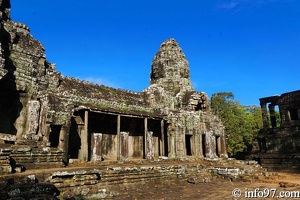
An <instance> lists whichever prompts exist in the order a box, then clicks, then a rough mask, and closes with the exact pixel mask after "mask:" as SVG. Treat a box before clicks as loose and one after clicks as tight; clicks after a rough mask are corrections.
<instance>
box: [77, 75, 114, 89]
mask: <svg viewBox="0 0 300 200" xmlns="http://www.w3.org/2000/svg"><path fill="white" fill-rule="evenodd" d="M80 79H81V80H85V81H88V82H91V83H95V84H98V85H105V86H109V87H113V88H119V85H118V84H116V83H114V82H112V81H109V80H107V79H104V78H101V77H85V78H80Z"/></svg>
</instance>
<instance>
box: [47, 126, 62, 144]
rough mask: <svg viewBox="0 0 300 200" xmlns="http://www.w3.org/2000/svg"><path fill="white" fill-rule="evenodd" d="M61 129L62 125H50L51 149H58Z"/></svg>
mask: <svg viewBox="0 0 300 200" xmlns="http://www.w3.org/2000/svg"><path fill="white" fill-rule="evenodd" d="M61 127H62V125H50V129H51V130H50V134H49V141H50V147H58V144H59V135H60V130H61Z"/></svg>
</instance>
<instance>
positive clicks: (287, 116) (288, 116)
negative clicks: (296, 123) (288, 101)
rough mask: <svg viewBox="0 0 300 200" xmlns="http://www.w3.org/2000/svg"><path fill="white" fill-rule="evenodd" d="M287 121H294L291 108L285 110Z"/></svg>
mask: <svg viewBox="0 0 300 200" xmlns="http://www.w3.org/2000/svg"><path fill="white" fill-rule="evenodd" d="M285 121H286V122H287V123H288V124H289V123H291V121H292V118H291V113H290V111H289V110H286V111H285Z"/></svg>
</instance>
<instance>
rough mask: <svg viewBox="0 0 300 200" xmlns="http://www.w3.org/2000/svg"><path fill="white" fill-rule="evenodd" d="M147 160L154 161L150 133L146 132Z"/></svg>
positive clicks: (152, 142)
mask: <svg viewBox="0 0 300 200" xmlns="http://www.w3.org/2000/svg"><path fill="white" fill-rule="evenodd" d="M147 160H154V141H153V132H152V131H147Z"/></svg>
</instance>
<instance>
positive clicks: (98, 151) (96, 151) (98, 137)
mask: <svg viewBox="0 0 300 200" xmlns="http://www.w3.org/2000/svg"><path fill="white" fill-rule="evenodd" d="M91 135H92V140H93V143H94V146H93V149H92V152H93V154H92V161H102V148H101V144H102V140H103V137H102V136H103V134H102V133H92V134H91Z"/></svg>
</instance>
